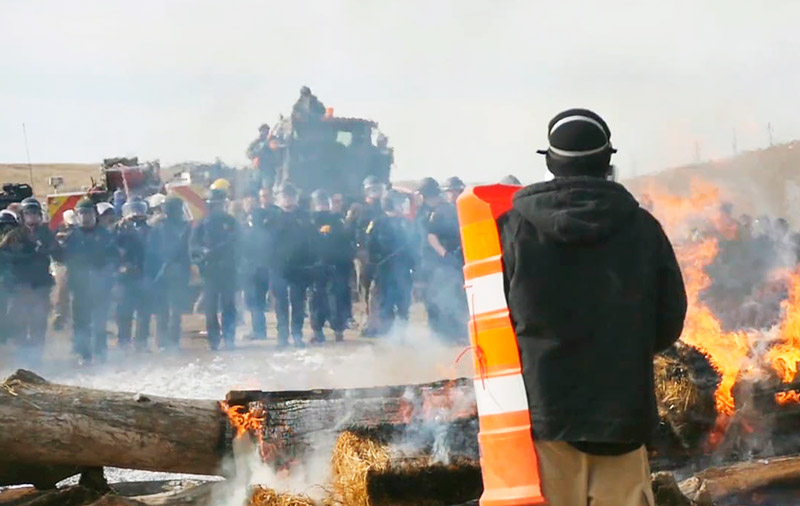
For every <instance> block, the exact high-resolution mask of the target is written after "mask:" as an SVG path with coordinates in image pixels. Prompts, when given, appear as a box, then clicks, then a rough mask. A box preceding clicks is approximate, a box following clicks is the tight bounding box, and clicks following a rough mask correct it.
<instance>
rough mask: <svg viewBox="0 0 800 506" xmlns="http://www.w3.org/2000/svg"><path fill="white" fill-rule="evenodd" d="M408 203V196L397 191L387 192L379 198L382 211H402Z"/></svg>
mask: <svg viewBox="0 0 800 506" xmlns="http://www.w3.org/2000/svg"><path fill="white" fill-rule="evenodd" d="M407 202H408V196H407V195H406V194H404V193H402V192H399V191H397V190H389V191H388V192H386V194H385V195H384V196H383V197H382V198H381V207H382V208H383V210H384V211H402V210H403V207H404V205H405V204H406V203H407Z"/></svg>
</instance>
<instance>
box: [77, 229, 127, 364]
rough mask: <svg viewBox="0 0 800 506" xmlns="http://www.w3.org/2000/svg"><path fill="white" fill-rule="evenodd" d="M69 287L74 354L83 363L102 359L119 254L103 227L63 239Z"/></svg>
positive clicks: (109, 234)
mask: <svg viewBox="0 0 800 506" xmlns="http://www.w3.org/2000/svg"><path fill="white" fill-rule="evenodd" d="M63 255H64V263H65V264H66V266H67V285H68V286H69V291H70V294H71V295H72V328H73V351H74V352H75V353H76V354H77V355H79V356H80V357H81V358H82V359H85V360H88V359H91V358H92V357H97V358H100V359H103V358H104V357H105V355H106V350H107V339H108V336H107V334H106V331H107V323H108V310H109V303H110V300H109V299H110V294H111V288H112V286H113V279H114V271H115V269H116V265H117V260H118V253H117V249H116V246H115V244H114V237H113V235H112V234H111V232H109V231H108V230H107V229H105V228H103V227H101V226H100V225H95V226H94V227H91V228H83V227H74V228H72V229H71V230H70V231H69V233H68V234H67V235H66V237H65V238H64V244H63Z"/></svg>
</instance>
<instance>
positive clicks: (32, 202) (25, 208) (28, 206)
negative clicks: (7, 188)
mask: <svg viewBox="0 0 800 506" xmlns="http://www.w3.org/2000/svg"><path fill="white" fill-rule="evenodd" d="M20 207H21V208H22V212H23V213H28V214H41V213H42V204H41V202H39V201H38V200H36V199H35V198H33V197H28V198H26V199H24V200H23V201H22V202H20Z"/></svg>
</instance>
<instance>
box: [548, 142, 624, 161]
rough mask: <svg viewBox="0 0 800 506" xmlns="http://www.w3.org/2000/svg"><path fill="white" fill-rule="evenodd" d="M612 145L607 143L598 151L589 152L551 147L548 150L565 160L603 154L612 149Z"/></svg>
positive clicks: (591, 150)
mask: <svg viewBox="0 0 800 506" xmlns="http://www.w3.org/2000/svg"><path fill="white" fill-rule="evenodd" d="M610 147H611V145H610V144H609V143H605V144H603V145H602V146H600V147H599V148H597V149H590V150H588V151H565V150H563V149H558V148H556V147H553V146H550V147H549V148H548V149H549V150H550V151H551V152H552V153H555V154H557V155H558V156H563V157H565V158H575V157H578V156H588V155H593V154H595V153H602V152H603V151H605V150H606V149H608V148H610Z"/></svg>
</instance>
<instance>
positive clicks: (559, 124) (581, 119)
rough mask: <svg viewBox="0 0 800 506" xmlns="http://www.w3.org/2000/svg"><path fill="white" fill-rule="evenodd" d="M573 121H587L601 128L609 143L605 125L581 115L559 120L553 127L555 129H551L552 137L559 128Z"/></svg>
mask: <svg viewBox="0 0 800 506" xmlns="http://www.w3.org/2000/svg"><path fill="white" fill-rule="evenodd" d="M573 121H585V122H587V123H591V124H592V125H594V126H596V127H597V128H599V129H600V131H601V132H603V137H605V138H606V141H608V136H607V135H606V129H605V128H603V125H601V124H600V123H598V122H597V121H595V120H593V119H592V118H589V117H588V116H581V115H579V114H576V115H575V116H567V117H566V118H561V119H560V120H558V121H557V122H556V124H555V125H553V128H551V129H550V135H553V132H555V131H556V130H557V129H558V127H560V126H562V125H565V124H567V123H572V122H573Z"/></svg>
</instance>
